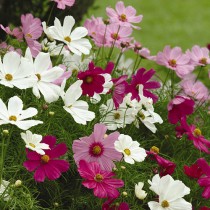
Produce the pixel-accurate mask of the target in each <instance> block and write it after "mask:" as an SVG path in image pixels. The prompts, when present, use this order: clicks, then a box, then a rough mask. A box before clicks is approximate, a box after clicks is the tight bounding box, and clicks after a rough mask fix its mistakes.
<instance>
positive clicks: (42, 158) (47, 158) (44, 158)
mask: <svg viewBox="0 0 210 210" xmlns="http://www.w3.org/2000/svg"><path fill="white" fill-rule="evenodd" d="M41 160H42V162H43V163H48V162H49V160H50V157H49V156H48V155H43V156H42V157H41Z"/></svg>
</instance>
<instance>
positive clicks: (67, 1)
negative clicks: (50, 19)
mask: <svg viewBox="0 0 210 210" xmlns="http://www.w3.org/2000/svg"><path fill="white" fill-rule="evenodd" d="M52 1H54V2H56V3H57V8H59V9H62V10H64V9H65V8H66V6H69V7H71V6H73V5H74V3H75V0H52Z"/></svg>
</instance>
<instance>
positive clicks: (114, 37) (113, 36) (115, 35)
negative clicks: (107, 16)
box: [111, 33, 120, 40]
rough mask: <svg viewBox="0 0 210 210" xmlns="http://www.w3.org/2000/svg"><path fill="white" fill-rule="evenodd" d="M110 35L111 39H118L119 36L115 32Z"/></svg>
mask: <svg viewBox="0 0 210 210" xmlns="http://www.w3.org/2000/svg"><path fill="white" fill-rule="evenodd" d="M111 37H112V39H114V40H118V39H120V37H119V35H118V34H117V33H113V34H112V35H111Z"/></svg>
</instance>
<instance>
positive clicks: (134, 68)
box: [132, 54, 139, 74]
mask: <svg viewBox="0 0 210 210" xmlns="http://www.w3.org/2000/svg"><path fill="white" fill-rule="evenodd" d="M138 58H139V55H138V54H136V60H135V63H134V65H133V71H132V74H134V72H135V70H136V64H137V61H138Z"/></svg>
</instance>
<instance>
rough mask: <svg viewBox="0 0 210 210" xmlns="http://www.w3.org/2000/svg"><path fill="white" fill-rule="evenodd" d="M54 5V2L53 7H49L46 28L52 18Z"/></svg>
mask: <svg viewBox="0 0 210 210" xmlns="http://www.w3.org/2000/svg"><path fill="white" fill-rule="evenodd" d="M55 4H56V2H54V4H53V6H52V7H51V10H50V14H49V16H48V19H47V26H48V23H49V21H50V18H51V16H52V12H53V10H54V8H55Z"/></svg>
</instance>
